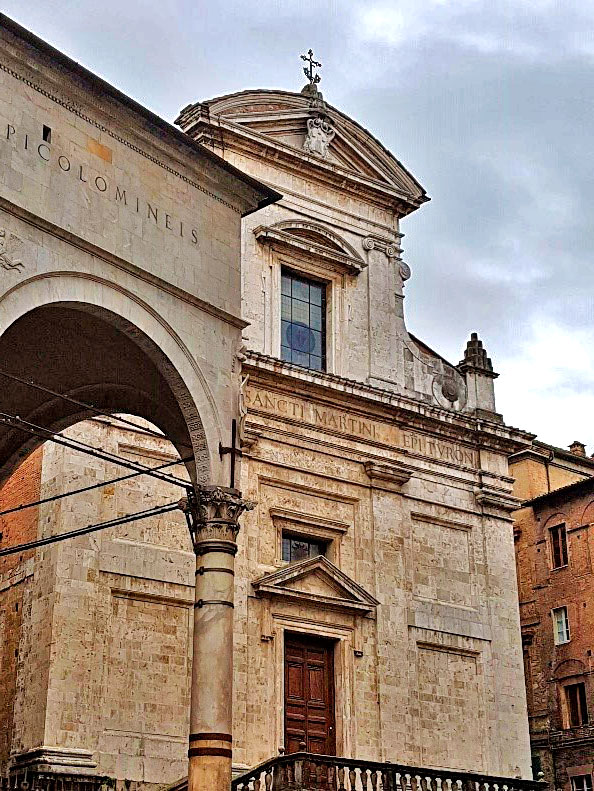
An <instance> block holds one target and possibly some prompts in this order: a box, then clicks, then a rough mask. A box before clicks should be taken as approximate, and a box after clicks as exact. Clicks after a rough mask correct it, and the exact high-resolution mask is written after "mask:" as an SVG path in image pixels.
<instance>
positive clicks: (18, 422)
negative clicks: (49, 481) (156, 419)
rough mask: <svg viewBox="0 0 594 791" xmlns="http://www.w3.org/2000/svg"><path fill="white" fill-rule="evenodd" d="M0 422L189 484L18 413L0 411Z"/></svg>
mask: <svg viewBox="0 0 594 791" xmlns="http://www.w3.org/2000/svg"><path fill="white" fill-rule="evenodd" d="M0 424H4V425H6V426H10V428H13V429H16V430H17V431H22V432H24V433H26V434H33V435H34V436H37V437H41V439H44V440H46V441H47V440H51V441H52V442H56V443H57V444H58V445H64V446H65V447H66V448H70V449H71V450H78V451H80V452H81V453H87V454H88V455H89V456H94V457H95V458H97V459H102V460H103V461H109V462H112V463H113V464H119V465H120V466H122V467H127V468H128V469H130V470H136V471H141V470H142V471H144V472H145V473H146V474H147V475H150V476H151V477H153V478H158V479H159V480H161V481H166V482H167V483H171V484H174V485H175V486H181V487H182V488H183V489H187V488H188V486H189V484H188V482H187V481H182V480H181V478H175V477H173V476H172V475H167V474H166V473H159V472H153V468H152V467H147V466H146V465H144V464H140V462H133V461H129V460H127V459H123V458H122V457H121V456H116V455H115V454H113V453H107V452H106V451H100V450H98V449H97V448H93V447H92V446H91V445H87V444H86V443H85V442H81V441H80V440H77V439H66V438H65V437H62V436H61V435H59V434H57V433H56V432H54V431H51V429H48V428H44V427H43V426H38V425H37V424H35V423H30V422H29V421H27V420H24V418H21V417H19V416H18V415H9V414H8V413H6V412H0Z"/></svg>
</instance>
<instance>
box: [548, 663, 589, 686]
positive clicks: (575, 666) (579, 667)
mask: <svg viewBox="0 0 594 791" xmlns="http://www.w3.org/2000/svg"><path fill="white" fill-rule="evenodd" d="M586 671H587V667H586V665H585V664H584V663H583V662H582V661H581V660H580V659H564V660H562V661H561V662H559V663H558V664H557V665H555V667H554V668H553V678H554V679H555V681H562V680H563V679H565V678H571V677H573V676H583V675H584V674H585V673H586Z"/></svg>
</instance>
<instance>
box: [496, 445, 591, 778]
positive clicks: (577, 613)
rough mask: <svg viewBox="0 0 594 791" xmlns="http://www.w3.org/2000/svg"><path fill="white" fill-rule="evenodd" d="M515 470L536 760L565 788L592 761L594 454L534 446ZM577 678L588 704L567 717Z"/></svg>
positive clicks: (584, 772) (536, 765)
mask: <svg viewBox="0 0 594 791" xmlns="http://www.w3.org/2000/svg"><path fill="white" fill-rule="evenodd" d="M547 467H548V469H547ZM512 472H513V473H514V475H515V476H516V490H517V492H518V494H524V496H526V494H528V496H529V497H531V499H527V500H525V501H524V503H523V507H522V508H521V509H520V510H519V511H518V512H517V513H516V519H515V536H516V561H517V571H518V588H519V596H520V615H521V624H522V638H523V647H524V663H525V674H526V690H527V699H528V711H529V718H530V732H531V743H532V753H533V766H534V769H535V771H536V772H538V771H542V772H543V773H544V778H545V780H546V781H547V782H548V783H549V784H550V786H551V787H554V788H558V789H565V790H566V791H570V789H571V778H572V777H574V778H575V777H579V778H583V777H589V778H590V782H591V778H592V770H593V766H594V725H593V724H590V723H592V722H593V721H594V686H593V685H592V681H591V672H592V655H593V650H594V642H593V636H594V587H593V581H594V578H593V570H592V553H593V551H594V532H593V526H594V478H592V477H590V476H591V475H592V474H593V473H594V461H593V460H592V459H590V458H587V457H585V456H578V455H576V454H568V453H567V452H566V451H560V450H559V449H555V448H550V447H547V446H544V445H540V446H536V447H535V448H534V450H532V451H529V452H524V453H522V454H519V455H518V456H517V457H512ZM539 490H540V491H539ZM561 608H567V609H566V612H567V622H568V629H569V635H566V634H562V635H561V638H562V639H560V636H559V633H558V627H557V619H558V618H560V619H564V617H565V616H564V615H562V614H561V615H557V614H556V613H555V611H557V613H558V612H559V610H560V609H561ZM562 631H563V630H562ZM566 638H568V639H566ZM578 684H584V693H585V694H584V697H585V702H586V706H587V713H586V712H581V711H580V710H579V709H580V708H581V706H578V707H577V708H578V710H577V711H575V710H574V711H573V715H574V720H573V722H572V710H571V709H572V704H571V695H572V692H571V691H569V692H568V690H567V687H568V686H570V687H572V686H573V687H575V685H578ZM580 694H581V693H580ZM575 708H576V707H575V706H574V709H575ZM579 720H583V724H578V721H579ZM577 782H583V781H582V780H579V781H577Z"/></svg>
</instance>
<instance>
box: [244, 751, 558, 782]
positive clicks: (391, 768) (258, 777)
mask: <svg viewBox="0 0 594 791" xmlns="http://www.w3.org/2000/svg"><path fill="white" fill-rule="evenodd" d="M231 788H232V791H318V789H324V790H325V791H541V790H542V789H544V788H546V784H545V783H542V782H538V781H535V780H520V779H517V778H511V777H490V776H488V775H482V774H471V773H468V772H458V771H455V770H447V769H443V770H442V769H427V768H421V767H417V766H402V765H400V764H392V763H378V762H375V761H359V760H356V759H352V758H339V757H335V756H329V755H313V754H311V753H292V754H290V755H280V756H278V757H276V758H272V759H270V760H268V761H265V762H264V763H262V764H260V765H259V766H256V767H254V768H253V769H251V770H250V771H248V772H245V773H244V774H243V775H241V776H240V777H236V778H235V779H234V780H233V782H232V784H231Z"/></svg>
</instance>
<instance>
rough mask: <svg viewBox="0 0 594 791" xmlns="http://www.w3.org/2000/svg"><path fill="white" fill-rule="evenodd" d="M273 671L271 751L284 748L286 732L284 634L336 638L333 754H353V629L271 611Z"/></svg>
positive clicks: (354, 729)
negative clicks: (334, 751) (334, 748)
mask: <svg viewBox="0 0 594 791" xmlns="http://www.w3.org/2000/svg"><path fill="white" fill-rule="evenodd" d="M272 626H273V634H274V635H275V639H274V642H273V646H274V648H273V665H274V667H273V672H272V674H271V685H272V687H273V689H272V690H271V696H270V697H271V699H272V700H274V701H276V702H277V704H278V705H275V706H274V709H275V716H274V717H272V718H271V725H270V728H271V731H270V743H271V745H272V746H273V752H276V751H277V750H278V748H279V747H284V746H285V745H284V738H285V736H284V733H285V722H284V713H285V686H284V680H285V656H284V653H285V637H286V633H287V632H291V633H293V634H302V635H306V636H307V635H309V636H311V637H321V638H325V639H327V640H328V639H329V640H335V641H336V645H335V648H334V712H335V717H336V754H337V755H342V756H346V757H349V756H351V755H352V749H353V745H354V743H355V739H354V735H355V731H356V722H355V706H354V655H355V654H354V651H355V641H356V638H355V628H356V627H354V626H342V625H339V624H323V623H315V622H313V621H306V620H303V619H302V618H298V617H293V616H290V615H283V614H280V613H274V612H273V613H272Z"/></svg>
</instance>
